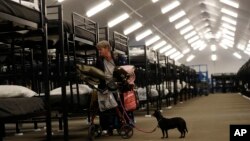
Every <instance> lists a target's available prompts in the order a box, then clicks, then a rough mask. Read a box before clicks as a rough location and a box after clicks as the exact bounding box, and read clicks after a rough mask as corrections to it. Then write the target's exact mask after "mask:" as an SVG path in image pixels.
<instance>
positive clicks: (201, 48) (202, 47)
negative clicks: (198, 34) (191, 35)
mask: <svg viewBox="0 0 250 141" xmlns="http://www.w3.org/2000/svg"><path fill="white" fill-rule="evenodd" d="M206 47H207V44H205V43H204V44H202V45H201V47H200V48H199V51H202V50H203V49H205V48H206Z"/></svg>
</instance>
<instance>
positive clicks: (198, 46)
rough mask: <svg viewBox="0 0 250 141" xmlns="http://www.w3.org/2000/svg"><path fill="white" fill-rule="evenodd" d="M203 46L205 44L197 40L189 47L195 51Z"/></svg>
mask: <svg viewBox="0 0 250 141" xmlns="http://www.w3.org/2000/svg"><path fill="white" fill-rule="evenodd" d="M204 44H205V42H204V41H201V40H197V41H195V42H194V43H192V44H191V47H192V48H193V50H196V49H198V48H200V47H202V46H203V45H204Z"/></svg>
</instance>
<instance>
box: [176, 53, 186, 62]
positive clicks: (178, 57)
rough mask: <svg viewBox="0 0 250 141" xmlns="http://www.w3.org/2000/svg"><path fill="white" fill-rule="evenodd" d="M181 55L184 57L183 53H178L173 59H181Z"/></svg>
mask: <svg viewBox="0 0 250 141" xmlns="http://www.w3.org/2000/svg"><path fill="white" fill-rule="evenodd" d="M182 57H184V55H183V54H180V55H178V56H177V57H175V58H174V60H175V61H178V60H179V59H181V58H182Z"/></svg>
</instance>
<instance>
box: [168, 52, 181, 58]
mask: <svg viewBox="0 0 250 141" xmlns="http://www.w3.org/2000/svg"><path fill="white" fill-rule="evenodd" d="M180 54H181V53H180V52H179V51H177V52H175V53H173V54H172V55H170V56H169V58H170V59H173V58H175V57H177V56H178V55H180Z"/></svg>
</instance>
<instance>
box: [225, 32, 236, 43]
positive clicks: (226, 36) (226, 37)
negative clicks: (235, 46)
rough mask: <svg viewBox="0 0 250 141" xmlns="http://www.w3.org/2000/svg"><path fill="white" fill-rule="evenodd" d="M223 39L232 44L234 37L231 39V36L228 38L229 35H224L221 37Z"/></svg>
mask: <svg viewBox="0 0 250 141" xmlns="http://www.w3.org/2000/svg"><path fill="white" fill-rule="evenodd" d="M223 38H225V39H228V40H230V41H233V42H234V37H232V36H229V35H226V34H224V35H223Z"/></svg>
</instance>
